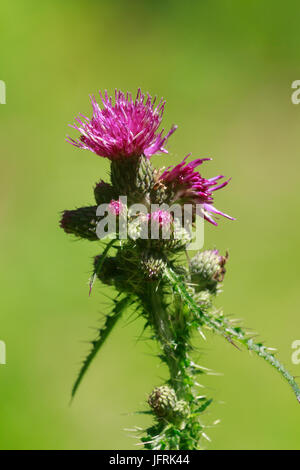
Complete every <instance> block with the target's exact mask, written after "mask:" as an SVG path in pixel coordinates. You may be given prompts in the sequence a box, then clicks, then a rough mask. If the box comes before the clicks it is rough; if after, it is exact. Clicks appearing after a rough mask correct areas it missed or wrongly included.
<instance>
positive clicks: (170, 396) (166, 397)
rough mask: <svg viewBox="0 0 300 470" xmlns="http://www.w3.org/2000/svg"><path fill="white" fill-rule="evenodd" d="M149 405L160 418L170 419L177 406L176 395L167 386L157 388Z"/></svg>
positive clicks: (150, 397) (149, 400) (151, 396)
mask: <svg viewBox="0 0 300 470" xmlns="http://www.w3.org/2000/svg"><path fill="white" fill-rule="evenodd" d="M148 403H149V405H150V407H151V408H152V409H153V411H154V413H155V414H156V416H157V417H158V418H167V419H170V418H172V417H173V415H174V410H175V408H176V404H177V398H176V393H175V391H174V390H173V389H172V388H170V387H168V386H167V385H163V386H162V387H157V388H155V389H154V390H153V392H152V393H151V394H150V396H149V399H148Z"/></svg>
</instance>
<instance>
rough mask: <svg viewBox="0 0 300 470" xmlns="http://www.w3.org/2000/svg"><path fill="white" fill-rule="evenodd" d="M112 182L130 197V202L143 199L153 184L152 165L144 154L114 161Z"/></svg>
mask: <svg viewBox="0 0 300 470" xmlns="http://www.w3.org/2000/svg"><path fill="white" fill-rule="evenodd" d="M111 182H112V185H113V188H114V190H115V191H116V192H117V193H118V194H120V195H121V196H127V197H128V201H129V203H130V204H131V203H136V202H139V201H143V200H144V198H145V195H146V193H148V192H149V191H150V189H151V187H152V185H153V168H152V165H151V163H150V161H149V160H148V158H147V157H145V156H144V155H141V156H140V157H132V158H129V159H128V160H116V161H112V163H111Z"/></svg>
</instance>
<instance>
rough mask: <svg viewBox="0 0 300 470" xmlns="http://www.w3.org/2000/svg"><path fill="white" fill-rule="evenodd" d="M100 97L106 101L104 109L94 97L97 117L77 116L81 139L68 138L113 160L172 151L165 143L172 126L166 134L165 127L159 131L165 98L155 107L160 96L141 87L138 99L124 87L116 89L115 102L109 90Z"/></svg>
mask: <svg viewBox="0 0 300 470" xmlns="http://www.w3.org/2000/svg"><path fill="white" fill-rule="evenodd" d="M99 93H100V97H101V100H102V103H103V108H102V109H101V108H100V106H99V104H98V103H97V101H96V99H95V97H91V101H92V106H93V117H92V118H91V119H89V118H87V117H85V116H83V115H80V117H78V118H77V119H76V121H77V123H76V124H74V126H71V127H74V129H77V130H78V131H79V132H80V133H81V136H80V139H79V140H74V139H72V138H71V137H68V138H67V141H68V142H69V143H71V144H72V145H74V146H75V147H79V148H82V149H87V150H91V151H92V152H94V153H96V154H97V155H99V156H100V157H106V158H109V159H110V160H120V159H124V158H129V157H133V156H140V155H142V154H144V155H145V156H146V157H148V158H150V157H151V155H153V154H155V153H168V152H167V150H166V149H165V148H164V145H165V143H166V141H167V140H168V138H169V137H170V135H171V134H173V132H174V131H175V130H176V128H177V127H176V126H172V128H171V130H170V131H169V132H168V133H167V134H166V135H165V136H164V137H163V131H164V129H162V131H160V132H158V128H159V126H160V123H161V121H162V116H163V112H164V107H165V103H166V102H165V101H163V100H162V99H161V100H160V101H159V103H158V104H157V105H156V106H155V107H154V105H155V101H156V98H154V100H152V98H151V96H150V95H149V94H147V97H145V95H144V94H143V93H142V92H141V89H139V90H138V92H137V95H136V98H135V100H134V99H133V98H132V96H131V94H130V93H127V94H126V96H125V95H124V93H122V92H121V91H117V90H116V91H115V103H114V104H113V102H112V98H111V97H109V96H108V94H107V91H105V97H103V96H102V94H101V92H99Z"/></svg>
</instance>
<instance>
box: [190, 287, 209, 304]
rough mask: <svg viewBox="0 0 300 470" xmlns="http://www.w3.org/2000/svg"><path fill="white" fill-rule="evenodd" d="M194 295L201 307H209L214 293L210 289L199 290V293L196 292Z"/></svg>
mask: <svg viewBox="0 0 300 470" xmlns="http://www.w3.org/2000/svg"><path fill="white" fill-rule="evenodd" d="M193 297H194V300H195V302H196V303H197V304H198V305H199V306H200V307H204V308H208V307H210V306H211V301H212V293H211V292H210V291H209V290H202V291H200V292H198V293H197V294H194V296H193Z"/></svg>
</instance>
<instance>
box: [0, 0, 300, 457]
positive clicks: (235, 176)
mask: <svg viewBox="0 0 300 470" xmlns="http://www.w3.org/2000/svg"><path fill="white" fill-rule="evenodd" d="M297 8H298V2H296V1H287V2H285V3H284V4H282V3H276V2H272V1H265V2H261V1H258V0H253V1H251V2H240V1H237V0H236V1H226V2H225V1H211V2H206V1H203V0H202V1H199V2H182V1H174V0H173V1H170V0H165V1H164V2H161V1H158V0H151V1H142V0H139V1H137V0H136V1H133V0H132V1H121V0H115V1H108V0H107V1H92V0H89V1H72V2H71V1H65V2H59V1H49V0H47V1H44V2H38V1H28V2H22V1H20V0H16V1H10V2H8V1H4V2H2V3H1V16H0V31H1V32H0V40H1V57H0V74H1V75H0V79H1V80H4V81H5V82H6V86H7V104H6V105H1V106H0V119H1V127H0V135H1V141H0V142H1V143H0V145H1V172H0V174H1V185H0V191H1V198H0V212H1V235H0V238H1V246H2V249H1V258H2V259H1V265H0V280H1V287H2V289H1V317H0V339H1V340H4V341H5V342H6V345H7V365H5V366H4V365H1V366H0V448H2V449H134V448H136V442H137V441H136V439H135V438H134V436H133V435H132V433H130V432H128V431H126V430H125V429H126V428H132V427H133V426H134V425H139V426H141V427H144V426H146V425H148V424H149V419H148V417H145V416H142V415H134V414H133V413H134V412H135V411H136V410H141V409H144V408H145V401H146V397H147V393H149V392H150V391H151V390H152V388H153V387H154V386H155V385H158V384H160V383H161V378H162V377H163V376H164V374H165V371H164V370H163V368H162V366H161V365H159V361H158V360H157V358H156V357H155V356H154V353H155V347H154V345H152V344H151V343H150V342H147V341H144V340H142V341H138V337H139V335H140V333H141V331H142V327H143V322H142V321H141V320H139V321H136V322H135V323H130V322H129V321H128V319H126V318H124V319H123V321H121V323H120V324H119V325H118V326H117V328H116V330H115V331H114V332H113V334H112V336H111V337H110V338H109V341H108V342H107V343H106V345H105V347H104V348H103V350H102V352H101V354H99V356H98V357H97V358H96V360H95V362H94V363H93V365H92V367H91V369H90V371H89V373H88V375H87V376H86V377H85V380H84V382H83V384H82V386H81V388H80V390H79V393H78V396H77V398H76V399H75V401H74V403H73V404H72V406H69V399H70V390H71V386H72V383H73V381H74V378H75V376H76V373H77V371H78V368H79V365H80V362H81V360H82V359H83V357H84V355H85V353H86V351H87V349H88V345H87V343H86V342H85V341H86V340H88V339H93V338H94V336H95V331H94V330H93V329H91V328H93V327H96V326H97V325H98V324H99V323H98V322H99V320H101V312H103V311H107V308H108V305H107V299H106V297H104V296H103V294H102V289H101V287H100V286H99V285H98V286H97V287H96V288H95V290H94V292H93V295H92V296H91V297H90V298H89V297H88V286H87V282H88V278H89V275H90V271H91V261H92V257H93V256H94V255H95V254H97V253H98V248H97V243H91V242H88V241H86V242H84V241H78V242H76V241H75V242H74V241H73V240H72V239H71V238H68V237H67V236H66V235H65V234H64V232H63V231H62V230H60V229H59V228H58V220H59V212H60V211H61V210H63V209H72V208H75V207H78V206H81V205H84V204H90V203H91V202H92V200H93V198H92V187H93V185H94V183H95V182H96V181H97V180H99V179H100V178H103V177H106V176H107V173H108V169H109V165H108V161H107V160H105V159H101V158H99V157H96V156H95V155H93V154H91V153H89V152H85V151H80V150H78V149H75V148H73V147H72V146H70V145H68V144H67V143H65V140H64V139H65V135H66V133H68V132H70V133H71V134H72V135H73V136H75V135H76V132H75V131H74V132H73V131H72V130H70V131H68V127H67V125H68V123H72V122H73V120H74V118H75V116H76V115H77V114H78V113H79V112H83V113H84V114H88V115H89V114H90V113H91V106H90V103H89V97H88V95H89V94H90V93H97V91H98V90H99V89H101V90H103V89H105V88H107V89H108V90H109V92H113V90H114V88H121V89H122V90H130V91H132V92H135V91H136V89H137V88H138V87H142V89H143V90H145V91H149V92H150V93H151V94H153V95H155V94H157V95H158V96H164V97H165V98H166V99H167V108H166V113H165V120H164V126H165V127H166V128H168V127H169V126H170V125H171V124H172V123H176V124H178V125H179V129H178V131H177V132H176V133H175V134H174V136H173V137H172V138H171V139H170V141H169V150H170V156H169V157H165V156H156V157H155V158H154V163H155V164H156V165H160V166H163V165H167V164H172V163H175V162H179V161H180V160H181V159H182V158H183V156H185V155H186V154H187V153H188V152H192V153H193V156H194V157H199V156H208V155H209V156H210V155H211V156H213V158H214V160H213V162H211V163H207V164H206V165H205V168H204V167H203V172H204V174H205V176H209V177H210V176H214V175H215V174H219V173H223V174H225V175H226V176H232V182H231V183H230V186H228V188H226V189H224V190H223V191H220V192H218V193H217V194H216V206H217V207H218V208H219V209H221V210H224V211H225V212H228V213H230V214H231V215H234V216H235V217H237V221H236V222H230V221H227V220H222V221H221V222H220V225H219V227H217V228H214V227H210V226H209V227H208V226H207V227H206V232H205V237H206V239H205V247H206V248H214V247H218V248H219V249H221V250H222V251H223V252H224V251H225V250H226V249H228V250H229V251H230V263H229V265H228V273H227V277H226V282H225V286H224V289H225V290H224V293H223V295H222V296H220V298H219V299H218V302H219V304H220V305H223V306H224V310H225V312H227V313H228V314H233V315H235V316H237V317H239V318H243V319H244V324H245V325H246V326H251V327H253V328H254V329H255V330H257V331H259V332H260V333H261V338H263V339H265V340H266V341H267V343H268V344H269V345H270V346H277V347H278V348H279V350H280V357H281V358H282V361H283V362H284V363H285V364H286V365H287V366H288V367H289V369H290V370H291V372H292V373H294V374H295V375H300V365H299V366H296V365H293V364H292V363H291V353H292V349H291V343H292V342H293V341H294V340H296V339H300V318H299V303H300V301H299V262H300V259H299V251H298V249H297V246H298V244H299V227H300V222H299V216H298V210H299V202H300V195H299V171H300V163H299V130H300V105H299V106H296V105H293V104H292V103H291V92H292V90H291V83H292V81H293V80H296V79H299V78H300V76H299V74H300V69H299V59H300V57H299V55H300V45H299V39H300V35H299V19H298V16H297ZM110 294H111V292H110ZM196 344H197V346H198V347H199V348H200V349H201V352H202V356H201V357H200V361H201V363H202V364H203V365H204V366H207V367H211V368H214V369H215V370H216V371H219V372H223V373H224V376H221V377H219V376H218V377H217V376H216V377H215V376H213V377H207V378H205V380H204V381H203V383H204V385H205V387H206V389H205V392H206V393H207V394H208V395H209V396H212V397H213V398H214V405H213V406H212V407H211V409H210V411H209V413H207V415H205V417H204V420H205V422H207V423H210V422H212V421H214V420H215V419H216V418H220V419H221V424H220V425H218V426H217V427H215V428H212V429H209V430H208V434H209V436H210V437H211V439H212V443H211V444H209V443H208V444H207V447H208V448H209V449H299V448H300V445H299V418H300V414H299V413H300V409H299V405H297V401H296V400H295V397H294V396H293V393H292V392H291V390H290V389H289V387H288V386H287V385H286V384H285V383H284V382H283V381H282V379H281V378H280V376H279V375H278V374H277V373H276V372H275V371H273V370H272V369H271V368H270V367H269V366H268V365H267V364H266V363H264V362H263V361H260V360H259V359H258V358H255V357H251V356H250V355H249V354H247V352H239V351H237V350H236V349H235V348H232V346H230V345H229V344H226V343H225V342H223V340H222V338H219V337H213V336H209V337H208V341H207V342H206V343H203V342H201V341H200V339H197V341H196Z"/></svg>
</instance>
